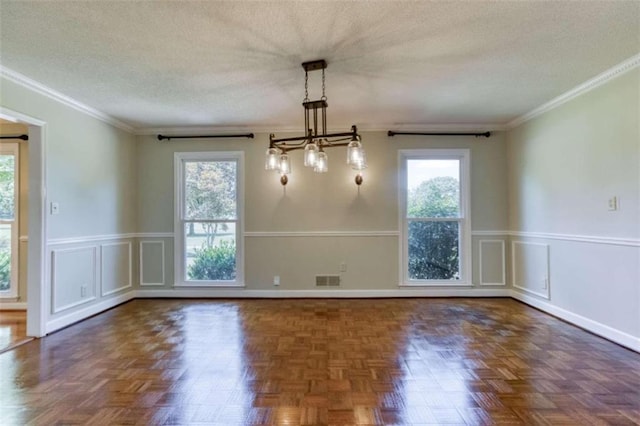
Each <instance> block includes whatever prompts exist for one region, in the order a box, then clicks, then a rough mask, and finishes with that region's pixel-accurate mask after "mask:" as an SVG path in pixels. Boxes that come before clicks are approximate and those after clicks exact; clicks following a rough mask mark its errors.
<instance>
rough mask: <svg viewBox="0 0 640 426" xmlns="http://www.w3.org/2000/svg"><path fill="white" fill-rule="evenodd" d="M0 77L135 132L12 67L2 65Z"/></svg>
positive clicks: (130, 127)
mask: <svg viewBox="0 0 640 426" xmlns="http://www.w3.org/2000/svg"><path fill="white" fill-rule="evenodd" d="M0 77H4V78H6V79H7V80H9V81H11V82H12V83H15V84H17V85H18V86H22V87H24V88H26V89H28V90H31V91H33V92H36V93H38V94H40V95H42V96H45V97H47V98H49V99H51V100H54V101H56V102H59V103H61V104H63V105H66V106H68V107H70V108H73V109H75V110H76V111H80V112H82V113H84V114H86V115H88V116H90V117H93V118H95V119H98V120H100V121H102V122H104V123H107V124H110V125H112V126H114V127H117V128H119V129H121V130H124V131H126V132H129V133H133V132H134V128H133V127H132V126H130V125H128V124H126V123H124V122H122V121H120V120H118V119H115V118H113V117H111V116H110V115H108V114H105V113H104V112H102V111H98V110H97V109H95V108H92V107H90V106H88V105H86V104H83V103H82V102H79V101H77V100H75V99H73V98H71V97H69V96H67V95H64V94H62V93H60V92H58V91H57V90H54V89H52V88H50V87H48V86H46V85H44V84H42V83H40V82H38V81H36V80H33V79H31V78H29V77H27V76H25V75H23V74H20V73H18V72H16V71H13V70H12V69H9V68H7V67H5V66H3V65H0Z"/></svg>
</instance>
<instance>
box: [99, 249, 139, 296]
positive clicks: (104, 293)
mask: <svg viewBox="0 0 640 426" xmlns="http://www.w3.org/2000/svg"><path fill="white" fill-rule="evenodd" d="M117 246H125V247H126V248H127V281H126V282H125V283H121V285H120V286H119V287H116V288H113V289H110V290H105V284H106V283H105V281H106V279H105V272H107V271H105V269H107V268H105V267H104V265H105V263H106V262H105V247H117ZM109 269H110V268H109ZM132 277H133V258H132V250H131V242H130V241H125V242H116V243H105V244H100V295H101V296H103V297H104V296H108V295H110V294H113V293H117V292H120V291H122V290H125V289H127V288H131V287H132V281H133V279H132Z"/></svg>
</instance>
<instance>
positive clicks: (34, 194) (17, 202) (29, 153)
mask: <svg viewBox="0 0 640 426" xmlns="http://www.w3.org/2000/svg"><path fill="white" fill-rule="evenodd" d="M0 120H2V121H1V122H0V124H3V126H2V127H4V128H5V129H4V130H3V133H4V132H5V131H7V130H11V133H12V134H13V133H14V130H15V131H16V133H17V134H26V135H28V142H25V141H22V140H19V141H18V142H17V143H16V141H15V140H9V139H7V140H4V139H3V140H2V142H3V143H2V147H1V150H0V173H3V171H4V172H6V173H5V175H6V176H5V177H6V181H5V184H6V188H4V189H5V190H6V191H9V192H11V190H13V191H15V192H17V193H16V194H14V195H15V196H14V197H13V198H12V199H11V200H6V201H7V206H4V207H3V206H2V205H1V203H0V232H2V234H0V246H1V245H2V244H3V243H4V242H5V241H7V242H8V243H7V246H6V247H5V248H4V249H2V248H0V250H3V251H4V257H6V258H8V263H9V266H8V272H7V276H8V278H6V279H5V280H4V282H0V297H2V296H5V297H4V298H2V299H4V301H3V302H2V303H1V304H2V305H3V306H5V307H11V304H12V303H13V305H14V306H13V308H14V309H15V308H16V307H17V308H22V309H24V308H25V304H24V302H20V300H23V301H24V299H25V298H26V327H23V329H25V330H26V333H25V334H26V336H31V337H42V336H44V335H45V334H46V306H47V302H46V300H47V297H48V296H47V291H46V279H45V277H46V268H47V265H46V257H45V249H46V214H45V213H46V210H45V206H46V192H45V189H46V186H45V182H46V163H45V132H46V124H45V122H43V121H41V120H38V119H36V118H33V117H29V116H27V115H24V114H22V113H20V112H17V111H13V110H9V109H7V108H3V107H0ZM7 123H8V124H7ZM11 126H16V127H14V128H13V129H10V127H11ZM20 126H21V127H20ZM20 129H25V130H26V132H25V133H22V132H20V131H19V130H20ZM4 142H8V143H4ZM19 143H24V144H25V145H24V146H22V147H21V146H20V145H19ZM27 143H28V145H27ZM16 146H17V149H16ZM21 163H22V164H23V173H20V164H21ZM25 169H26V170H25ZM12 173H13V177H11V176H10V175H11V174H12ZM0 179H1V178H0ZM0 185H2V183H1V182H0ZM0 191H2V188H0ZM21 194H22V197H20V195H21ZM4 198H5V197H3V199H4ZM5 207H6V208H5ZM3 208H4V210H3ZM21 246H22V247H21ZM25 246H26V247H25ZM0 256H2V254H0ZM0 260H1V259H0ZM20 269H22V271H23V273H22V274H20V273H19V272H20ZM27 271H28V273H27ZM1 273H2V272H1V271H0V274H1ZM0 281H2V277H1V275H0ZM3 288H4V290H3ZM11 300H13V302H9V303H5V301H11ZM10 322H11V324H12V325H14V326H15V318H14V319H12V320H11V321H10ZM17 327H18V328H20V326H17Z"/></svg>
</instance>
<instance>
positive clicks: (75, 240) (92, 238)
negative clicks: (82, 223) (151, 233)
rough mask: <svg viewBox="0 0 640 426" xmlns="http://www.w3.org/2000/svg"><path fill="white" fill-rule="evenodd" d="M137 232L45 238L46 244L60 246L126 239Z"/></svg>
mask: <svg viewBox="0 0 640 426" xmlns="http://www.w3.org/2000/svg"><path fill="white" fill-rule="evenodd" d="M137 235H138V234H111V235H89V236H84V237H70V238H53V239H49V240H47V244H48V245H50V246H60V245H66V244H84V243H95V242H99V241H113V240H127V239H131V238H136V237H137Z"/></svg>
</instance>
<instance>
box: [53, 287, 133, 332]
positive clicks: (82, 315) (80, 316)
mask: <svg viewBox="0 0 640 426" xmlns="http://www.w3.org/2000/svg"><path fill="white" fill-rule="evenodd" d="M135 297H136V294H135V291H129V292H127V293H124V294H120V295H118V296H116V297H111V298H109V299H107V300H104V301H102V302H99V303H96V304H93V305H91V306H87V307H86V308H84V309H80V310H78V311H75V312H71V313H69V314H66V315H63V316H61V317H58V318H55V319H52V320H50V321H48V322H47V324H46V326H45V333H46V334H49V333H52V332H54V331H56V330H60V329H61V328H64V327H67V326H69V325H71V324H74V323H76V322H78V321H82V320H84V319H87V318H89V317H90V316H92V315H96V314H99V313H100V312H102V311H106V310H107V309H111V308H113V307H114V306H118V305H120V304H122V303H125V302H128V301H129V300H131V299H134V298H135Z"/></svg>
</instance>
